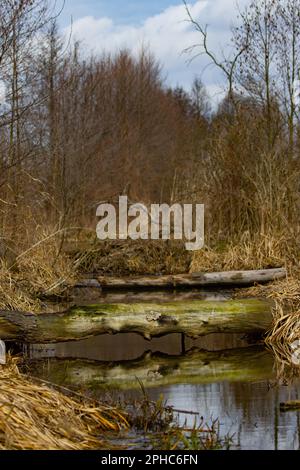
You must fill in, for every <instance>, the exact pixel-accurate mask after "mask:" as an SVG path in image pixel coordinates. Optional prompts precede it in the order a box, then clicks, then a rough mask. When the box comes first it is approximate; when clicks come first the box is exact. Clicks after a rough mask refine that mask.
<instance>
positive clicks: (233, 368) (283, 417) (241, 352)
mask: <svg viewBox="0 0 300 470" xmlns="http://www.w3.org/2000/svg"><path fill="white" fill-rule="evenodd" d="M156 295H157V294H156ZM211 295H214V296H215V294H211ZM211 295H207V296H206V298H208V299H209V298H211ZM202 298H203V296H202ZM224 298H227V294H224V293H223V294H222V295H221V298H219V300H220V301H222V300H223V299H224ZM214 299H215V297H214ZM132 300H133V298H132V296H131V298H130V301H132ZM138 300H140V298H139V296H138ZM106 301H107V299H106ZM149 301H151V298H150V297H149ZM155 301H157V298H155ZM27 353H28V356H29V362H28V367H29V371H30V373H31V374H32V375H34V376H38V377H40V378H43V379H44V380H49V381H51V382H54V383H57V384H59V385H64V386H66V387H69V388H74V389H77V390H80V391H81V392H86V393H88V394H89V395H92V396H95V397H97V398H99V399H103V398H107V397H108V396H110V397H113V398H120V397H121V398H122V399H124V400H127V401H128V400H131V399H136V398H138V397H141V389H140V384H139V381H138V379H140V381H141V382H142V383H143V384H144V386H145V388H146V390H147V393H148V395H149V397H150V398H151V399H153V400H158V399H159V398H160V397H161V395H163V397H164V400H165V401H166V402H167V404H168V405H170V406H172V407H174V409H176V410H179V411H178V416H179V420H180V422H181V423H182V424H184V423H186V424H187V425H189V426H193V425H194V423H195V420H199V422H200V419H201V417H203V418H204V419H205V421H207V422H211V419H216V418H218V419H219V422H220V432H221V435H225V434H229V435H230V436H233V442H234V448H238V449H266V450H267V449H274V450H275V449H300V412H285V413H282V412H280V410H279V404H280V402H283V401H287V400H294V399H299V398H300V381H299V382H294V383H293V384H292V385H289V386H283V385H279V384H278V383H277V382H276V373H275V368H274V358H273V355H272V354H271V352H270V351H267V350H266V349H265V348H264V346H263V345H262V344H254V343H253V341H252V342H250V340H249V338H243V337H242V336H241V335H225V334H218V335H210V336H207V337H203V338H200V339H198V340H194V341H193V340H190V339H187V338H185V339H184V341H183V338H182V335H178V334H175V335H169V336H165V337H163V338H159V339H154V340H152V341H151V342H147V341H146V340H144V339H143V338H142V337H140V336H138V335H135V334H122V335H115V336H109V335H104V336H100V337H95V338H90V339H88V340H84V341H78V342H71V343H60V344H53V345H47V346H45V345H31V346H28V347H27ZM190 412H192V414H190Z"/></svg>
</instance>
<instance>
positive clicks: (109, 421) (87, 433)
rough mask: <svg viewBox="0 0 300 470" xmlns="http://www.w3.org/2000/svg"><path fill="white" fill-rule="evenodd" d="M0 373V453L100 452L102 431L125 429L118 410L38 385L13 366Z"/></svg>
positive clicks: (124, 420)
mask: <svg viewBox="0 0 300 470" xmlns="http://www.w3.org/2000/svg"><path fill="white" fill-rule="evenodd" d="M0 373H1V382H0V449H1V450H4V449H7V450H83V449H101V448H102V449H103V448H105V447H106V445H105V440H104V439H103V437H104V436H103V434H104V432H105V431H119V430H120V429H122V428H126V427H128V424H127V420H126V418H125V417H124V416H123V415H122V414H121V413H120V412H119V411H118V410H116V409H114V408H112V407H108V406H100V405H99V404H96V403H95V404H93V403H92V402H89V403H87V402H82V401H80V400H78V399H74V398H70V397H67V396H65V395H62V394H61V393H60V392H57V391H55V390H53V389H51V388H49V387H47V386H46V385H37V384H35V383H34V382H33V381H31V380H29V379H28V378H26V377H25V376H23V375H21V374H20V373H19V371H18V369H17V367H16V365H15V364H13V363H12V362H11V363H10V364H9V365H8V366H1V368H0Z"/></svg>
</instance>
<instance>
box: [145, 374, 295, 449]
mask: <svg viewBox="0 0 300 470" xmlns="http://www.w3.org/2000/svg"><path fill="white" fill-rule="evenodd" d="M299 385H300V384H299V383H298V384H296V385H294V386H291V387H279V388H277V387H276V388H271V389H270V388H269V384H268V383H265V382H258V383H255V382H254V383H228V382H222V383H213V384H204V385H188V384H187V385H184V384H183V385H176V386H170V387H168V388H159V389H155V390H153V389H151V390H150V392H149V393H150V396H151V398H152V399H153V400H156V399H157V398H158V397H159V396H160V395H161V394H163V395H164V397H165V398H166V399H167V400H168V403H169V404H172V405H173V406H174V407H175V408H177V409H187V407H189V409H191V410H193V411H198V412H199V413H200V415H201V416H204V418H205V419H206V420H208V421H209V420H210V417H213V418H219V420H220V423H221V431H222V432H223V433H226V432H229V434H230V435H233V434H234V442H235V444H236V445H237V447H239V448H241V449H247V450H251V449H253V450H255V449H256V450H267V449H270V450H277V449H280V450H287V449H300V426H299V418H300V413H299V412H293V413H280V412H279V403H280V402H281V401H285V400H289V399H296V398H297V397H298V390H299ZM180 419H181V421H182V422H183V420H185V419H187V421H188V424H189V425H191V426H192V425H193V422H194V421H193V420H194V418H193V417H189V416H188V415H186V416H183V415H182V416H181V417H180Z"/></svg>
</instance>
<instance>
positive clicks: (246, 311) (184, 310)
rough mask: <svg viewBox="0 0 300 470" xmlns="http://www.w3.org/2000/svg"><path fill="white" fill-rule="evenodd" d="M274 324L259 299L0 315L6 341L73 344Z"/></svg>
mask: <svg viewBox="0 0 300 470" xmlns="http://www.w3.org/2000/svg"><path fill="white" fill-rule="evenodd" d="M271 323H272V313H271V304H270V303H269V302H267V301H263V300H257V299H242V300H230V301H225V302H207V301H190V302H173V303H164V304H154V303H137V304H97V305H88V306H82V307H73V308H71V309H70V310H69V311H67V312H63V313H45V314H40V315H34V314H31V313H22V312H12V311H0V338H2V339H3V340H9V339H10V340H20V341H24V342H28V343H55V342H65V341H73V340H80V339H84V338H89V337H91V336H97V335H101V334H107V333H109V334H117V333H138V334H140V335H142V336H144V337H145V338H146V339H149V340H150V339H151V338H152V337H160V336H164V335H167V334H171V333H183V334H185V335H187V336H189V337H192V338H197V337H199V336H204V335H208V334H211V333H244V334H251V333H261V334H263V333H265V332H266V331H267V330H268V329H269V328H270V327H271Z"/></svg>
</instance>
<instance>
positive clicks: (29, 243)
mask: <svg viewBox="0 0 300 470" xmlns="http://www.w3.org/2000/svg"><path fill="white" fill-rule="evenodd" d="M61 245H62V244H61V233H60V232H55V231H54V229H51V228H50V227H48V228H47V229H43V230H42V229H40V228H39V227H36V231H35V232H34V234H33V235H32V234H31V236H30V237H28V238H26V239H24V240H23V241H22V242H20V243H19V246H18V250H16V249H15V257H14V261H13V262H11V261H10V262H7V260H6V259H5V258H2V259H1V255H0V308H1V309H8V310H23V311H31V312H36V313H39V312H41V311H42V310H45V306H44V305H43V304H42V302H41V300H40V298H41V297H42V296H45V295H55V296H61V295H63V294H64V292H65V291H66V290H67V289H68V288H69V287H71V286H72V285H73V284H74V283H75V282H76V277H77V270H76V267H75V265H74V261H72V260H71V259H70V258H69V257H68V256H67V255H66V254H65V253H64V252H63V250H62V246H61Z"/></svg>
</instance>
